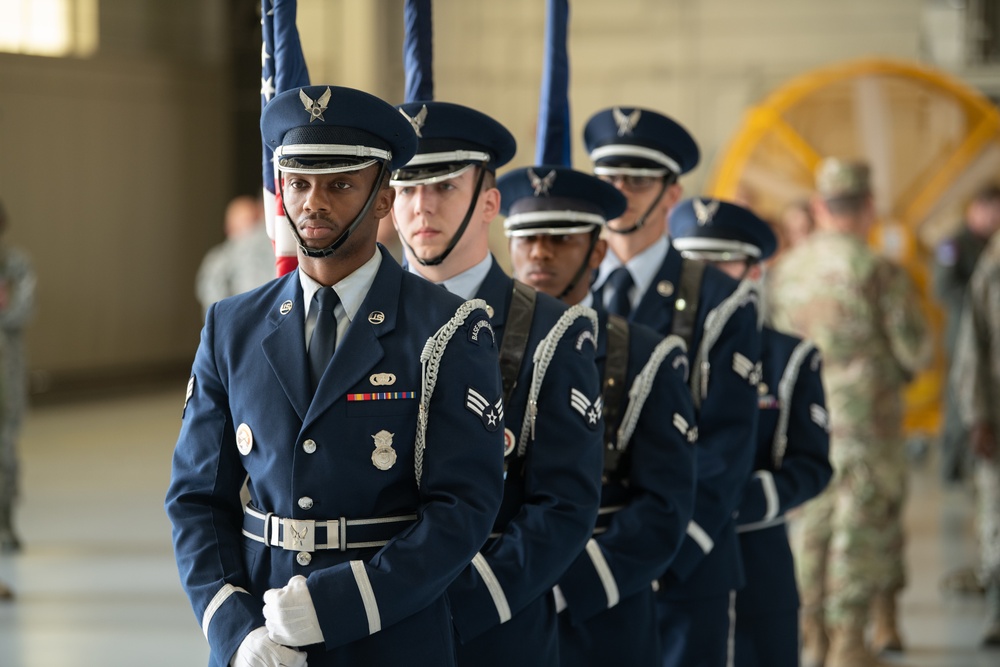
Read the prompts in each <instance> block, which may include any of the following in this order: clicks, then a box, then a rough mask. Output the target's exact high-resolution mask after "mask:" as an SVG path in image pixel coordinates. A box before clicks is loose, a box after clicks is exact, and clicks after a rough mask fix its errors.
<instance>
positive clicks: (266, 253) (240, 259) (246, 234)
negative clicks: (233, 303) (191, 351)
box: [195, 195, 276, 311]
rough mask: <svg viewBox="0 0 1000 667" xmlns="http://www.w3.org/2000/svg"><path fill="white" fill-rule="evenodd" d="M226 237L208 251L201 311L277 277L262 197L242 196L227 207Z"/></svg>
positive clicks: (200, 282) (198, 285)
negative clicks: (265, 224)
mask: <svg viewBox="0 0 1000 667" xmlns="http://www.w3.org/2000/svg"><path fill="white" fill-rule="evenodd" d="M225 230H226V240H225V241H223V242H222V243H220V244H218V245H217V246H215V247H213V248H211V249H210V250H209V251H208V253H206V254H205V258H204V259H203V260H202V261H201V266H200V267H199V268H198V276H197V279H196V282H195V292H196V293H197V295H198V301H200V302H201V307H202V311H206V310H208V307H209V306H211V305H212V304H213V303H215V302H216V301H219V300H220V299H225V298H226V297H228V296H235V295H237V294H242V293H243V292H246V291H249V290H252V289H253V288H255V287H260V286H261V285H263V284H264V283H266V282H267V281H269V280H271V279H272V278H274V277H275V275H276V273H275V268H274V247H273V246H272V245H271V239H269V238H268V236H267V229H266V228H265V226H264V205H263V203H262V202H261V201H260V199H256V198H254V197H250V196H249V195H241V196H239V197H236V198H235V199H233V200H232V201H230V202H229V205H228V206H227V207H226V222H225Z"/></svg>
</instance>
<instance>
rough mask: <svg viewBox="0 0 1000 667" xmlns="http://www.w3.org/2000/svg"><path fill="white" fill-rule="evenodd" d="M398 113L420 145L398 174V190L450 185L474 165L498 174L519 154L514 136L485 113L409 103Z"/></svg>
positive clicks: (395, 182)
mask: <svg viewBox="0 0 1000 667" xmlns="http://www.w3.org/2000/svg"><path fill="white" fill-rule="evenodd" d="M396 108H397V109H399V113H398V114H397V115H399V117H400V118H403V119H405V120H406V121H409V124H410V126H411V127H412V128H413V131H414V132H415V133H416V135H417V138H418V146H417V152H416V154H415V155H414V156H413V158H412V159H411V160H410V161H409V162H408V163H407V164H406V165H405V166H404V167H403V168H401V169H399V170H398V171H397V172H396V173H394V174H393V176H392V181H393V185H426V184H429V183H435V182H438V181H444V180H448V179H449V178H454V177H456V176H458V175H459V174H461V173H462V172H463V171H464V170H465V169H469V168H470V167H471V166H472V165H474V164H484V165H485V167H486V169H487V170H489V171H492V172H494V173H495V172H496V170H497V167H501V166H503V165H505V164H507V163H508V162H510V160H511V158H513V157H514V153H515V152H516V151H517V142H516V141H515V140H514V135H512V134H511V133H510V132H509V131H508V130H507V128H505V127H504V126H503V125H501V124H500V123H498V122H497V121H495V120H493V119H492V118H490V117H489V116H487V115H486V114H484V113H482V112H481V111H476V110H475V109H471V108H469V107H465V106H462V105H460V104H451V103H449V102H408V103H406V104H400V105H399V106H398V107H396Z"/></svg>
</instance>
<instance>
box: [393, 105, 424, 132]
mask: <svg viewBox="0 0 1000 667" xmlns="http://www.w3.org/2000/svg"><path fill="white" fill-rule="evenodd" d="M399 113H401V114H403V118H405V119H406V120H407V121H409V123H410V126H411V127H412V128H413V131H414V132H416V133H417V136H418V137H420V138H421V139H423V138H424V135H422V134H421V133H420V131H421V130H423V129H424V123H426V122H427V105H426V104H425V105H423V106H422V107H420V111H418V112H417V115H416V116H408V115H406V112H405V111H403V110H402V109H400V110H399Z"/></svg>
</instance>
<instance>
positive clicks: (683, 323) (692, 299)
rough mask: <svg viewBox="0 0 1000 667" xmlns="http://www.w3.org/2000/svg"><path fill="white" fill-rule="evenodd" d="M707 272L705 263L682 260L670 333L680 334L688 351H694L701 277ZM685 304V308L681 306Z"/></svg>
mask: <svg viewBox="0 0 1000 667" xmlns="http://www.w3.org/2000/svg"><path fill="white" fill-rule="evenodd" d="M704 274H705V263H704V262H701V261H698V260H693V259H682V260H681V284H680V288H679V289H678V290H677V299H676V300H675V301H674V320H673V326H672V327H671V328H670V333H672V334H674V335H675V336H680V337H681V338H683V339H684V342H685V343H687V347H688V353H689V354H691V353H692V351H693V348H692V345H693V344H694V324H695V319H696V318H697V317H698V299H699V297H700V295H701V278H702V276H703V275H704ZM682 304H683V306H684V307H683V308H680V306H681V305H682Z"/></svg>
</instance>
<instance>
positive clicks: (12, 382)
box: [0, 203, 35, 553]
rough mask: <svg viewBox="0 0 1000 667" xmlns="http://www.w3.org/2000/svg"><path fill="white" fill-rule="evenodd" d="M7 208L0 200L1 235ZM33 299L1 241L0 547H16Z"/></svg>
mask: <svg viewBox="0 0 1000 667" xmlns="http://www.w3.org/2000/svg"><path fill="white" fill-rule="evenodd" d="M6 229H7V214H6V212H5V210H4V208H3V204H2V203H0V237H2V236H3V234H4V232H5V231H6ZM34 303H35V272H34V270H33V269H32V266H31V260H30V259H28V256H27V255H26V254H25V253H24V252H22V251H21V250H20V249H18V248H15V247H12V246H10V245H9V244H7V243H5V242H2V241H0V378H2V383H3V387H4V392H3V396H2V400H0V410H2V411H3V419H2V420H0V552H6V553H10V552H15V551H18V550H19V549H20V547H21V543H20V541H19V540H18V537H17V533H16V532H15V530H14V518H13V514H14V502H15V500H16V499H17V497H18V480H19V466H18V457H17V438H18V436H19V435H20V432H21V422H22V421H23V418H24V412H25V409H26V407H27V377H26V371H25V359H24V336H23V331H24V327H25V325H26V324H27V322H28V319H29V318H30V317H31V314H32V311H33V310H34Z"/></svg>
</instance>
